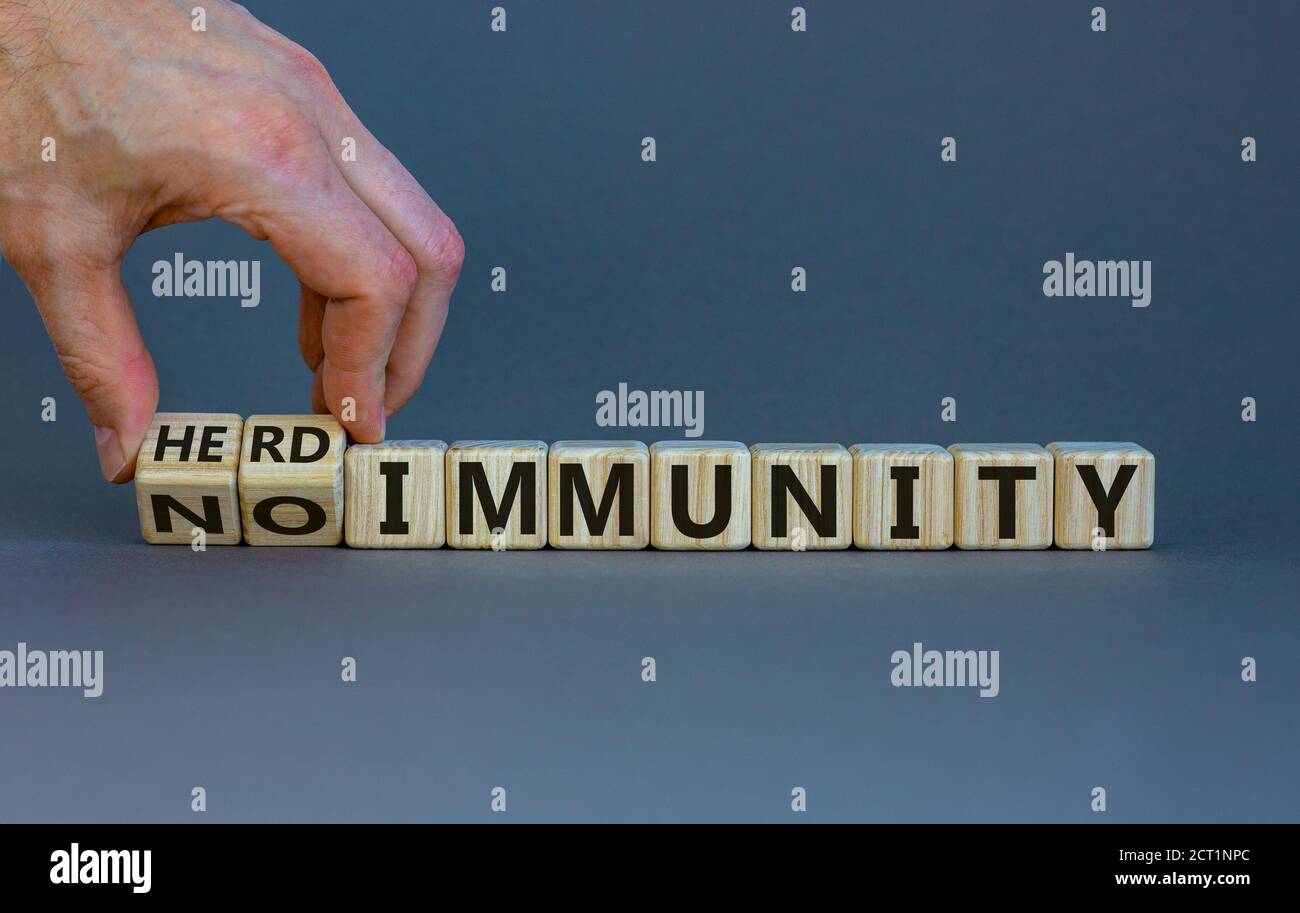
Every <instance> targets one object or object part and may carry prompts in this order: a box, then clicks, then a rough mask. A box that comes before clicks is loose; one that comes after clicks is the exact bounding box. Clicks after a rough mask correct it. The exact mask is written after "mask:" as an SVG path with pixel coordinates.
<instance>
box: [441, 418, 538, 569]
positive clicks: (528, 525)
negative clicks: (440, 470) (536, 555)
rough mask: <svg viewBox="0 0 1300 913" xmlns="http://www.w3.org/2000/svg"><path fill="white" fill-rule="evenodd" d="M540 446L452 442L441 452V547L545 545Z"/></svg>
mask: <svg viewBox="0 0 1300 913" xmlns="http://www.w3.org/2000/svg"><path fill="white" fill-rule="evenodd" d="M546 451H547V447H546V442H545V441H456V442H455V443H453V444H452V445H451V447H449V448H448V449H447V467H446V476H447V544H448V545H450V546H451V547H452V548H490V549H492V550H494V551H506V550H510V549H534V548H543V547H545V545H546Z"/></svg>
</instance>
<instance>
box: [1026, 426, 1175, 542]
mask: <svg viewBox="0 0 1300 913" xmlns="http://www.w3.org/2000/svg"><path fill="white" fill-rule="evenodd" d="M1047 450H1048V452H1049V453H1051V454H1052V457H1053V459H1054V460H1055V461H1056V505H1055V508H1054V509H1055V513H1056V547H1057V548H1091V549H1093V550H1094V551H1105V550H1106V549H1111V548H1115V549H1126V548H1150V547H1151V543H1152V542H1153V541H1155V520H1156V516H1155V515H1156V458H1155V457H1154V456H1153V455H1152V454H1151V452H1150V451H1149V450H1146V449H1145V448H1142V447H1139V446H1138V445H1137V444H1133V443H1128V442H1123V443H1121V442H1114V443H1112V442H1100V443H1083V442H1077V441H1058V442H1056V443H1053V444H1048V445H1047Z"/></svg>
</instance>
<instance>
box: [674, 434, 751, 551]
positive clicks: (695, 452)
mask: <svg viewBox="0 0 1300 913" xmlns="http://www.w3.org/2000/svg"><path fill="white" fill-rule="evenodd" d="M674 466H681V467H684V471H679V472H678V474H677V479H678V482H677V484H676V485H675V484H674V482H673V478H674V473H673V467H674ZM720 466H721V467H726V468H725V469H724V471H723V472H724V474H725V475H726V477H727V481H728V483H729V484H728V486H727V488H726V489H725V490H726V496H725V497H723V498H719V497H718V496H717V492H716V486H715V481H716V479H717V471H716V470H717V467H720ZM650 489H651V493H650V543H651V545H653V546H654V547H655V548H659V549H667V550H719V549H740V548H746V547H747V546H748V545H749V542H750V496H751V491H750V455H749V448H748V447H746V446H745V445H744V444H741V443H738V442H736V441H660V442H658V443H656V444H653V445H651V447H650ZM674 498H675V499H676V501H677V510H676V512H675V511H674V508H673V502H674ZM720 507H725V510H721V511H719V510H718V508H720ZM674 513H676V514H677V515H678V516H677V517H676V519H675V518H674ZM679 521H680V522H679ZM690 524H698V526H699V527H700V528H699V529H694V530H693V529H692V528H691V526H690ZM711 526H713V527H716V528H717V531H716V532H713V531H712V530H706V529H704V528H707V527H711ZM706 531H707V532H709V534H708V535H697V534H696V533H702V532H706Z"/></svg>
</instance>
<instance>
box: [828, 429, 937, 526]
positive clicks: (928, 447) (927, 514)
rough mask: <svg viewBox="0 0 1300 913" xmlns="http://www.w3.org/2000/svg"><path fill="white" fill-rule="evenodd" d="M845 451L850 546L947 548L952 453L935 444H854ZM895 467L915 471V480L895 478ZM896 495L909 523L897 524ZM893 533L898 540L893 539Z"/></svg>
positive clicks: (897, 503)
mask: <svg viewBox="0 0 1300 913" xmlns="http://www.w3.org/2000/svg"><path fill="white" fill-rule="evenodd" d="M849 453H850V454H851V455H852V457H853V544H854V545H856V546H857V547H858V548H864V549H914V550H927V549H945V548H949V547H950V546H951V545H952V538H953V534H952V529H953V516H952V515H953V458H952V454H950V453H949V452H948V451H947V450H945V449H944V448H943V447H940V446H939V445H937V444H854V445H853V446H852V447H850V448H849ZM896 468H897V469H908V470H915V473H916V478H906V477H904V478H899V479H895V478H894V477H893V476H894V475H895V473H894V470H895V469H896ZM900 496H901V497H902V498H905V499H906V501H904V502H902V503H904V504H909V503H910V510H911V516H910V523H908V524H905V525H900V524H899V504H900ZM906 511H907V508H906V507H905V508H904V519H908V518H907V516H906ZM896 529H897V531H898V532H899V533H900V535H898V536H895V535H893V532H894V531H895V530H896ZM903 533H908V535H903ZM913 533H914V535H915V538H913V537H912V535H911V534H913Z"/></svg>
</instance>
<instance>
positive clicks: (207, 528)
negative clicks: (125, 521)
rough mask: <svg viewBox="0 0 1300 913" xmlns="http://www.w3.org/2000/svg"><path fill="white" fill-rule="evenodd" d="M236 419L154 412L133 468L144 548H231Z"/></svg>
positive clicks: (235, 527) (236, 532)
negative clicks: (199, 538)
mask: <svg viewBox="0 0 1300 913" xmlns="http://www.w3.org/2000/svg"><path fill="white" fill-rule="evenodd" d="M243 427H244V420H243V419H241V418H240V417H239V416H238V415H225V414H209V415H205V414H200V413H194V412H160V413H158V415H156V416H154V420H153V424H151V425H150V426H149V431H148V432H147V433H146V434H145V438H144V444H142V445H141V447H140V455H139V456H138V457H137V458H136V464H135V498H136V505H137V507H138V508H139V510H140V532H141V534H142V535H143V536H144V540H145V541H146V542H149V543H152V544H155V545H158V544H167V543H185V544H192V543H193V542H194V540H195V537H196V536H195V534H196V533H197V532H198V531H200V530H201V531H202V533H203V537H204V541H205V543H206V544H208V545H237V544H238V543H239V540H240V524H239V489H238V474H239V450H240V444H241V441H242V433H243Z"/></svg>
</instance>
